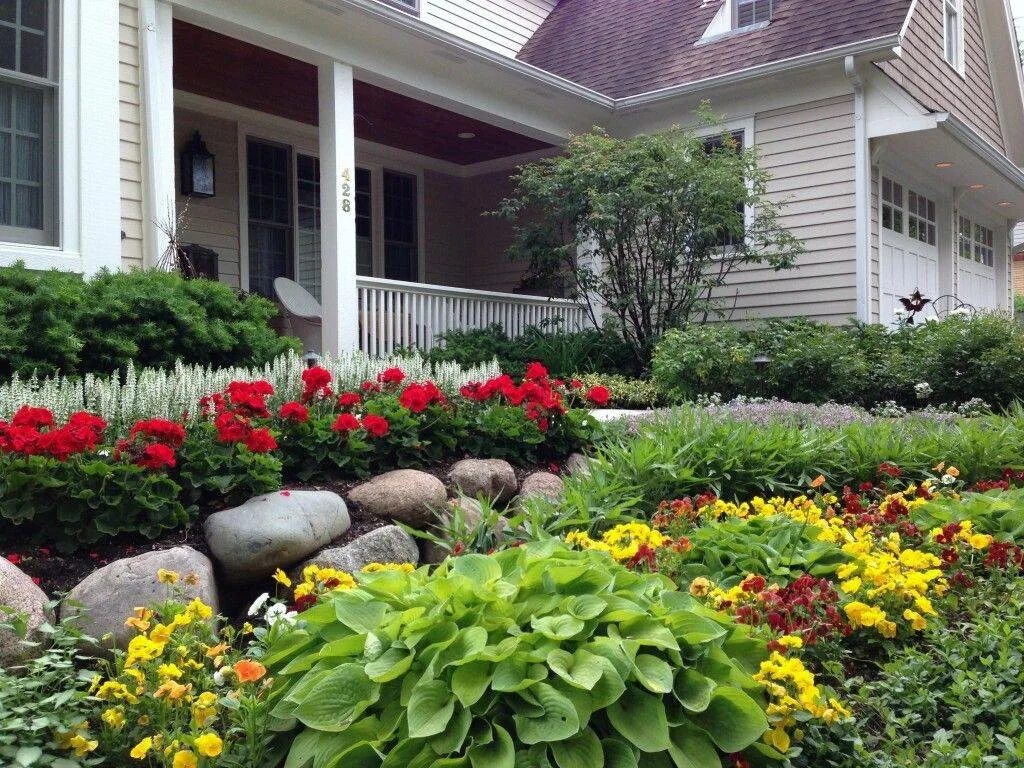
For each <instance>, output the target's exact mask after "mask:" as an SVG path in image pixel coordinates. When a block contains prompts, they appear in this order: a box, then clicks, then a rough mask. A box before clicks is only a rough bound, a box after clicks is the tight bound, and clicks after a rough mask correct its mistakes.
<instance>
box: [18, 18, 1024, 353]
mask: <svg viewBox="0 0 1024 768" xmlns="http://www.w3.org/2000/svg"><path fill="white" fill-rule="evenodd" d="M1015 62H1016V38H1015V34H1014V31H1013V27H1012V23H1011V17H1010V13H1009V8H1008V5H1007V2H1006V0H846V1H845V2H842V3H836V2H834V0H642V1H640V0H560V2H559V1H556V0H120V2H115V1H114V0H8V1H7V2H3V3H0V263H10V262H13V261H15V260H18V259H21V260H24V261H25V262H26V263H27V264H28V265H29V266H32V267H38V268H48V267H57V268H60V269H67V270H73V271H79V272H84V273H91V272H94V271H96V270H98V269H100V268H104V267H107V268H111V269H119V268H124V269H130V268H135V267H141V266H152V265H154V264H156V263H157V262H158V260H159V259H160V256H161V254H162V253H163V252H164V251H165V250H166V247H167V243H168V236H169V235H168V233H169V232H170V231H172V230H175V229H176V230H177V239H178V240H179V241H180V242H182V243H188V244H196V245H198V246H202V247H205V248H207V249H210V250H211V251H212V252H214V253H215V254H216V256H215V259H214V264H212V265H211V268H213V267H215V271H216V274H217V276H218V279H220V280H223V281H225V282H227V283H230V284H231V285H234V286H237V287H239V288H241V289H244V290H249V291H256V292H260V293H265V294H269V293H270V292H271V285H272V282H273V280H274V278H276V277H279V276H289V277H292V278H294V279H295V280H297V281H298V282H299V283H301V284H302V285H303V286H305V287H306V288H307V289H308V290H309V291H310V292H312V293H314V294H315V295H317V296H318V297H319V298H320V299H321V301H322V303H323V305H324V312H325V318H324V346H325V348H326V349H327V350H337V349H343V348H352V347H357V346H358V347H361V348H363V349H365V350H367V351H369V352H372V353H379V352H384V351H388V350H390V349H392V348H394V347H395V346H404V345H411V344H419V345H428V344H430V343H431V342H432V340H433V338H434V335H435V334H436V333H438V332H441V331H444V330H446V329H448V328H453V327H478V326H481V325H484V324H487V323H491V322H499V323H502V324H503V325H504V326H505V327H506V328H507V329H509V330H510V331H511V332H512V333H516V332H518V331H519V330H521V328H522V327H524V326H525V325H530V324H537V323H541V322H546V321H551V320H558V321H560V322H563V323H565V324H568V325H575V324H578V323H580V322H582V314H581V313H580V311H579V309H578V308H577V307H576V306H575V305H574V304H572V303H571V302H568V301H566V300H562V299H551V300H549V299H548V298H546V297H545V296H535V295H531V294H530V293H529V291H528V290H527V289H526V288H524V287H523V286H522V285H521V284H520V283H521V281H520V278H521V275H522V268H521V265H516V264H514V263H511V262H510V261H509V260H508V258H507V256H506V255H505V253H504V251H505V247H506V245H507V244H508V242H509V239H510V228H509V226H508V225H507V223H504V222H501V221H499V220H496V219H494V218H490V217H486V216H482V215H481V214H483V213H484V212H487V211H489V210H492V209H493V208H494V207H495V205H496V204H497V202H498V201H499V200H501V199H502V197H503V196H505V195H506V194H507V193H508V192H509V190H510V185H509V181H508V177H509V174H510V173H511V172H512V170H513V169H514V168H515V166H516V165H518V164H521V163H523V162H524V161H529V160H531V159H534V158H539V157H543V156H545V155H547V154H549V153H553V152H557V151H558V148H559V146H560V145H561V144H563V143H564V142H565V140H566V137H567V136H568V135H570V134H571V133H573V132H579V131H584V130H587V129H588V128H590V127H591V126H594V125H600V126H603V127H605V128H607V129H608V130H609V131H611V132H612V133H614V134H616V135H632V134H636V133H640V132H650V131H656V130H660V129H664V128H667V127H669V126H672V125H687V124H692V123H693V121H694V111H695V109H696V107H697V106H698V105H699V104H700V103H701V102H702V101H703V100H709V101H710V102H711V104H712V107H713V109H714V110H715V111H716V112H717V113H719V114H721V115H722V116H723V119H724V122H725V128H726V129H727V130H729V131H731V132H733V133H734V135H736V136H737V138H738V139H739V140H740V141H742V142H743V143H744V144H745V145H747V146H751V145H753V146H756V147H757V149H758V151H759V152H760V155H761V158H762V163H763V165H764V167H766V168H767V169H768V170H769V171H770V172H771V173H772V175H773V181H772V184H771V194H772V195H773V196H775V197H776V198H777V199H780V200H783V201H785V202H786V209H785V212H784V213H785V215H784V217H783V223H784V224H785V225H786V226H787V227H789V228H790V229H791V230H792V231H793V232H794V233H795V234H797V235H798V236H799V237H800V238H801V239H802V240H803V242H804V244H805V246H806V253H805V254H804V255H803V256H802V257H801V259H800V261H799V266H798V268H797V269H794V270H791V271H787V272H780V273H776V272H772V271H770V270H763V269H745V270H743V271H742V272H739V273H736V274H734V275H733V276H732V280H731V283H730V287H729V290H728V291H727V292H726V293H725V296H724V297H723V298H724V299H725V300H726V301H727V303H728V304H729V305H730V307H731V316H732V317H733V318H734V319H739V320H742V319H747V318H752V317H776V316H791V315H806V316H809V317H812V318H815V319H818V320H823V321H830V322H843V321H846V320H848V319H849V318H851V317H854V318H858V319H860V320H863V321H875V322H888V321H889V320H890V318H891V317H892V313H893V309H894V307H895V306H896V304H897V300H898V298H899V297H900V296H903V295H906V294H909V293H910V292H912V291H913V290H915V289H920V290H921V291H923V292H924V293H925V294H927V295H929V296H933V297H936V298H938V297H946V299H945V300H944V305H945V306H950V307H951V306H953V305H954V304H956V303H958V302H963V303H967V304H969V305H971V306H973V307H976V308H983V309H988V308H1006V307H1008V306H1009V303H1010V300H1011V279H1010V274H1011V264H1012V259H1011V255H1010V254H1011V250H1010V249H1011V246H1012V242H1011V236H1012V231H1013V228H1014V225H1015V224H1016V222H1017V221H1018V220H1021V219H1024V172H1022V171H1021V170H1020V167H1019V166H1020V165H1021V164H1022V163H1024V97H1022V87H1021V72H1020V68H1019V67H1018V66H1017V65H1016V63H1015ZM189 190H191V192H192V194H190V195H189V196H184V195H183V191H189Z"/></svg>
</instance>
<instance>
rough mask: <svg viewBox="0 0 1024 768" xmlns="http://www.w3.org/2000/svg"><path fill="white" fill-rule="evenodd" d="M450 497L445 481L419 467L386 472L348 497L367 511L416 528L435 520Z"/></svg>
mask: <svg viewBox="0 0 1024 768" xmlns="http://www.w3.org/2000/svg"><path fill="white" fill-rule="evenodd" d="M447 499H448V492H447V491H446V490H445V487H444V483H442V482H441V481H440V480H438V479H437V478H436V477H434V476H433V475H431V474H428V473H426V472H420V471H419V470H417V469H396V470H394V471H392V472H385V473H384V474H383V475H378V476H377V477H375V478H373V479H372V480H368V481H367V482H365V483H363V484H362V485H357V486H356V487H355V488H353V489H352V490H351V491H349V494H348V500H349V501H350V502H352V503H353V504H356V505H358V506H359V508H360V509H362V510H363V511H365V512H368V513H369V514H371V515H376V516H377V517H382V518H385V519H387V520H396V521H398V522H400V523H405V524H406V525H410V526H412V527H413V528H425V527H426V526H427V525H429V524H430V523H432V522H433V521H434V520H436V519H437V518H436V515H435V511H440V510H441V509H442V508H443V507H444V505H445V502H446V501H447Z"/></svg>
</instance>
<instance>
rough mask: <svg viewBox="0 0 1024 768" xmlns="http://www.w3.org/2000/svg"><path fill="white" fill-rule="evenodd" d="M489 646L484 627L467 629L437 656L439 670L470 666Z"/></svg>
mask: <svg viewBox="0 0 1024 768" xmlns="http://www.w3.org/2000/svg"><path fill="white" fill-rule="evenodd" d="M486 646H487V630H486V629H484V628H483V627H466V628H465V629H461V630H459V633H458V634H457V635H456V636H455V639H454V640H452V642H451V644H450V645H449V646H448V647H447V648H445V649H444V650H443V651H441V652H440V653H439V654H438V655H437V669H438V670H439V671H440V670H442V669H444V668H445V667H448V666H451V665H455V666H459V665H461V664H468V663H469V662H471V661H473V660H474V659H476V658H477V657H478V656H479V655H480V652H481V651H483V649H484V648H485V647H486Z"/></svg>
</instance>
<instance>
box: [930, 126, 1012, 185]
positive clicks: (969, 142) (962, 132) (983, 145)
mask: <svg viewBox="0 0 1024 768" xmlns="http://www.w3.org/2000/svg"><path fill="white" fill-rule="evenodd" d="M936 118H937V120H936V122H937V124H938V127H939V128H941V129H942V130H943V131H945V132H946V133H948V134H949V135H950V136H952V137H953V138H954V139H956V140H957V141H958V142H960V143H961V144H963V145H964V146H965V147H966V148H967V149H969V150H970V151H971V152H972V153H974V154H975V155H977V157H978V159H979V160H981V161H982V162H984V163H985V164H986V165H988V166H989V167H990V168H992V170H994V171H995V172H996V173H998V174H999V175H1000V176H1002V177H1003V178H1005V179H1006V180H1007V181H1009V182H1010V183H1011V184H1013V185H1014V186H1015V187H1017V189H1019V190H1020V191H1021V193H1024V169H1022V168H1019V167H1018V166H1016V165H1014V163H1013V161H1012V160H1010V159H1009V158H1008V157H1006V155H1004V154H1003V153H1002V152H1001V151H999V149H998V148H996V147H995V146H993V145H992V144H991V143H990V142H989V141H988V140H987V139H986V138H985V137H983V136H982V135H981V134H980V133H978V132H977V131H975V130H974V129H973V128H971V126H969V125H967V123H965V122H964V121H963V120H960V119H959V118H958V117H956V116H955V115H951V114H949V113H948V112H943V113H941V114H939V115H937V116H936Z"/></svg>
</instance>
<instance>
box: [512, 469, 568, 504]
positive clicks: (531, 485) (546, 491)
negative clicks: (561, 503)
mask: <svg viewBox="0 0 1024 768" xmlns="http://www.w3.org/2000/svg"><path fill="white" fill-rule="evenodd" d="M564 492H565V483H563V482H562V478H560V477H559V476H558V475H553V474H552V473H550V472H534V473H533V474H532V475H529V476H527V477H526V479H524V480H523V487H522V488H520V489H519V496H520V498H526V497H527V496H543V497H545V498H547V499H551V500H552V501H554V500H555V499H557V498H560V497H561V496H562V494H563V493H564Z"/></svg>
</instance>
